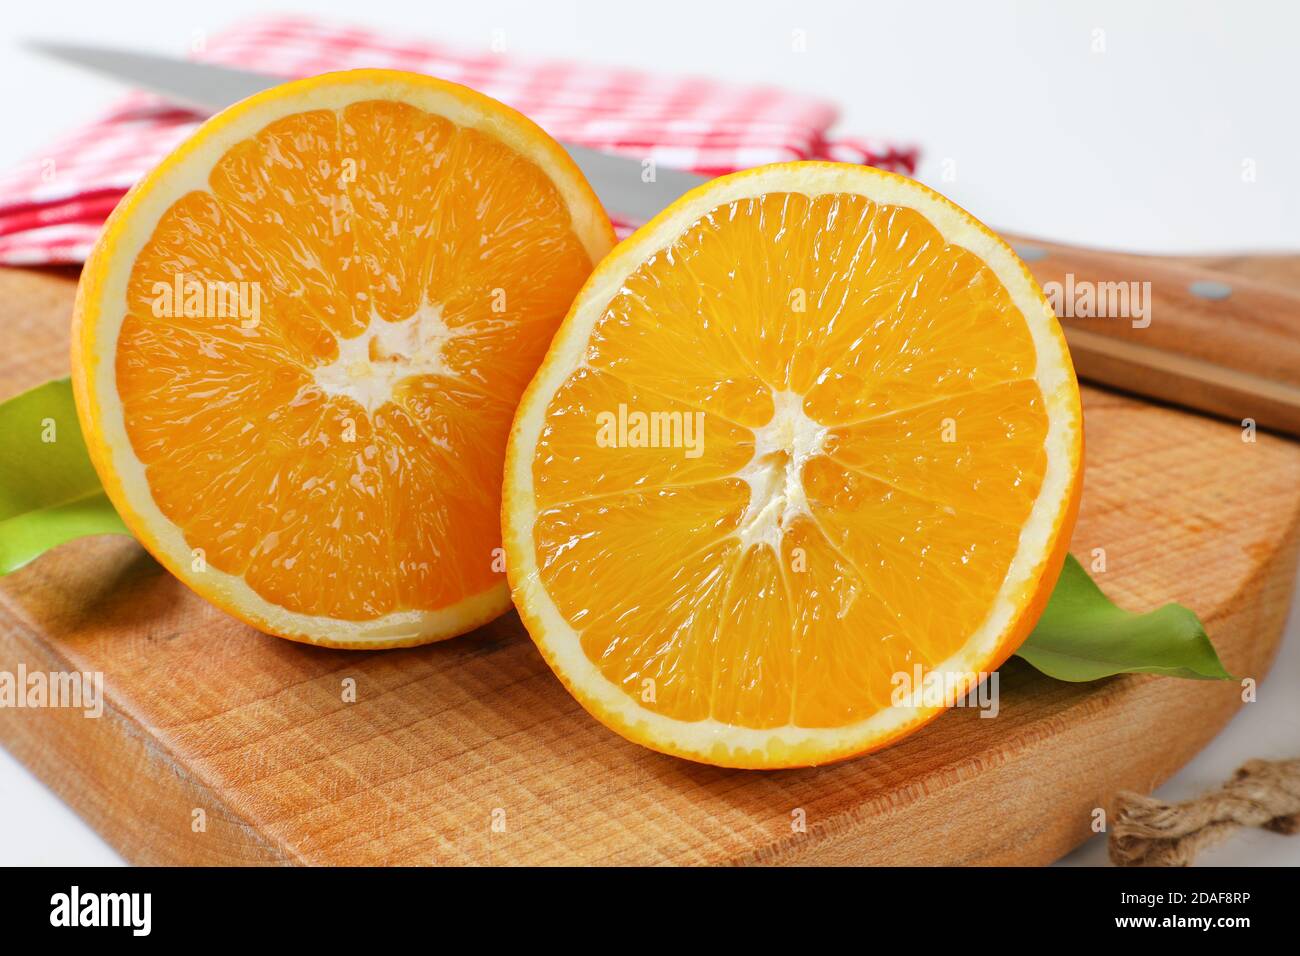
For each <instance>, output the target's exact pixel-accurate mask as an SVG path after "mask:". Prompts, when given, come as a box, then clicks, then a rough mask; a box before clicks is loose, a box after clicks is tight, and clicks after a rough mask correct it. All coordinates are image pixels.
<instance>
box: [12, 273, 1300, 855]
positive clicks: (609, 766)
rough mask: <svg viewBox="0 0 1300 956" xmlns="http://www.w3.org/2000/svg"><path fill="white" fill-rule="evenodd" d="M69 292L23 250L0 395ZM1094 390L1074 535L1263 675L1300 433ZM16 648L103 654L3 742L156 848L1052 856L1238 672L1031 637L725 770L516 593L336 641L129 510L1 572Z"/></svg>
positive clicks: (1225, 701) (1235, 660)
mask: <svg viewBox="0 0 1300 956" xmlns="http://www.w3.org/2000/svg"><path fill="white" fill-rule="evenodd" d="M1219 265H1220V266H1224V267H1227V266H1231V265H1232V264H1231V263H1219ZM1292 266H1293V263H1290V262H1286V261H1283V263H1282V265H1281V267H1280V271H1281V272H1282V273H1283V274H1285V273H1286V272H1287V271H1289V270H1290V269H1291V268H1292ZM1247 268H1249V269H1251V270H1257V269H1258V268H1259V264H1258V263H1257V262H1252V263H1249V264H1248V266H1247ZM1257 278H1260V277H1259V276H1257ZM1262 278H1267V277H1266V276H1265V277H1262ZM72 294H73V285H72V280H71V278H69V276H68V275H67V274H59V273H34V272H16V271H12V270H10V271H4V270H0V398H6V397H8V396H9V395H11V394H13V393H16V392H18V391H20V390H22V389H24V388H26V387H28V386H30V385H33V384H36V383H38V382H40V381H42V380H44V379H46V378H48V377H50V376H53V375H59V374H65V373H66V362H67V359H66V335H67V330H66V327H67V322H68V314H69V308H70V305H71V301H72ZM1084 404H1085V413H1086V423H1087V477H1086V481H1085V491H1084V499H1083V512H1082V516H1081V518H1080V521H1079V525H1078V530H1077V532H1076V534H1075V537H1074V542H1073V550H1074V551H1075V553H1076V554H1078V555H1080V556H1081V557H1083V558H1084V560H1085V563H1088V562H1089V561H1090V555H1091V553H1092V551H1093V549H1094V548H1104V549H1105V550H1106V561H1107V570H1106V572H1105V573H1104V574H1101V575H1099V576H1098V580H1099V582H1100V583H1101V585H1102V587H1103V588H1104V589H1105V590H1106V591H1107V592H1108V593H1110V595H1111V596H1112V597H1114V598H1115V599H1116V600H1117V601H1119V602H1120V603H1121V604H1123V605H1124V606H1127V607H1129V608H1132V609H1135V610H1146V609H1149V608H1152V607H1155V606H1157V605H1159V604H1161V603H1163V602H1165V601H1167V600H1177V601H1181V602H1183V603H1185V604H1187V605H1189V606H1190V607H1192V608H1193V609H1194V610H1195V611H1197V612H1198V613H1199V614H1200V615H1201V617H1202V618H1203V620H1204V621H1205V623H1206V626H1207V627H1208V629H1209V631H1210V634H1211V635H1212V636H1213V638H1214V641H1215V643H1216V645H1217V646H1218V648H1219V650H1220V653H1221V656H1222V658H1223V660H1224V663H1225V664H1226V665H1227V667H1228V668H1229V669H1230V670H1231V671H1232V672H1233V673H1235V674H1239V675H1243V676H1251V677H1255V678H1262V676H1263V675H1264V673H1265V672H1266V670H1267V668H1268V665H1269V662H1270V661H1271V659H1272V657H1273V654H1274V651H1275V649H1276V646H1277V640H1278V636H1279V633H1280V630H1281V628H1282V625H1283V622H1284V619H1285V616H1286V611H1287V607H1288V604H1289V601H1290V594H1291V589H1292V584H1293V580H1294V576H1295V570H1296V555H1297V546H1298V540H1300V539H1298V529H1300V444H1296V443H1294V442H1292V441H1290V440H1287V439H1283V438H1278V437H1274V436H1271V435H1268V434H1265V433H1263V432H1260V433H1259V434H1258V435H1257V440H1256V441H1255V442H1253V443H1247V442H1243V441H1242V430H1241V428H1239V427H1237V426H1235V425H1233V424H1230V423H1225V422H1219V421H1214V420H1211V419H1208V418H1202V417H1199V416H1196V415H1192V414H1188V413H1185V412H1181V411H1176V410H1172V409H1169V408H1164V407H1159V406H1156V405H1152V404H1147V403H1142V402H1139V401H1136V400H1134V399H1130V398H1124V397H1120V396H1118V395H1115V394H1110V393H1107V392H1102V391H1098V390H1095V389H1091V388H1089V389H1087V390H1086V391H1085V394H1084ZM19 663H22V664H25V665H26V667H27V668H28V670H29V671H32V670H37V669H39V670H46V671H48V670H51V669H58V670H69V669H71V670H83V671H84V670H90V671H102V672H103V673H104V675H105V683H106V696H107V707H106V712H105V714H104V716H103V717H102V718H100V719H98V720H91V719H86V718H84V717H82V716H80V712H77V711H70V710H39V711H38V710H14V709H0V741H3V743H4V745H5V746H6V747H7V748H8V749H9V750H10V751H11V752H13V753H14V754H15V755H16V756H17V757H18V758H19V759H20V760H22V761H23V762H24V763H26V764H27V765H28V766H29V767H30V768H31V769H32V770H33V771H34V772H35V773H36V774H37V775H38V776H39V777H40V778H41V779H43V780H44V781H46V782H47V783H48V784H49V785H50V787H52V788H53V789H54V791H55V792H56V793H58V794H59V795H60V796H61V797H62V798H63V799H64V800H66V801H67V802H68V803H69V804H71V805H72V806H73V807H74V808H75V809H76V810H77V811H78V812H79V813H80V814H81V815H82V816H83V817H85V819H86V820H87V821H89V823H90V824H91V825H92V826H94V827H95V828H96V829H97V830H98V831H99V832H100V833H102V834H103V835H104V837H105V838H106V839H107V840H108V841H109V842H110V843H111V844H113V846H115V847H117V848H118V850H120V851H121V853H122V854H123V855H124V856H125V857H126V858H127V859H128V860H131V861H133V862H138V863H162V864H178V863H215V864H221V863H338V864H385V863H388V864H424V863H448V864H464V863H485V864H492V863H534V864H564V863H648V864H653V863H695V864H699V863H787V862H789V863H902V864H959V863H981V864H1033V863H1046V862H1049V861H1051V860H1054V859H1056V858H1057V857H1059V856H1061V855H1062V854H1064V853H1066V852H1067V851H1068V850H1070V849H1071V848H1072V847H1074V846H1076V845H1077V844H1079V843H1080V842H1082V841H1083V840H1084V839H1086V838H1087V837H1089V836H1090V835H1091V832H1092V831H1091V830H1090V823H1091V820H1092V817H1091V814H1092V811H1093V809H1094V808H1096V807H1109V806H1110V805H1111V801H1112V797H1113V795H1114V794H1115V792H1116V791H1117V790H1119V789H1134V790H1138V791H1149V790H1151V789H1152V788H1154V787H1155V786H1156V785H1157V784H1159V783H1160V782H1161V781H1163V780H1165V779H1166V778H1167V777H1169V776H1170V775H1171V774H1172V773H1173V772H1174V771H1175V770H1176V769H1177V768H1178V767H1180V766H1181V765H1182V764H1183V763H1185V762H1186V761H1187V760H1188V759H1190V758H1191V757H1192V755H1193V754H1195V753H1196V752H1197V751H1198V750H1199V749H1200V748H1201V747H1203V746H1204V745H1205V744H1206V742H1207V741H1209V740H1210V739H1211V738H1212V737H1213V736H1214V735H1215V733H1216V732H1217V731H1218V730H1219V729H1220V728H1221V727H1222V726H1223V724H1224V723H1225V722H1226V721H1227V720H1228V719H1229V717H1231V715H1232V714H1233V712H1234V711H1235V710H1236V709H1237V707H1238V706H1239V705H1240V694H1241V689H1240V687H1239V686H1238V685H1236V684H1235V683H1230V682H1224V683H1207V682H1197V681H1182V680H1174V679H1166V678H1151V677H1123V678H1115V679H1111V680H1106V681H1101V682H1097V683H1093V684H1085V685H1073V684H1065V683H1059V682H1056V681H1052V680H1050V679H1048V678H1046V677H1044V676H1042V675H1040V674H1038V673H1037V672H1036V671H1034V670H1032V669H1031V668H1030V667H1028V666H1027V665H1025V664H1024V663H1023V662H1021V661H1019V660H1015V659H1013V660H1012V661H1011V662H1010V663H1009V664H1007V666H1006V667H1005V668H1004V669H1003V673H1002V685H1001V712H1000V714H999V716H998V717H997V718H996V719H992V720H989V719H980V718H979V716H978V714H977V712H976V711H974V710H953V711H950V712H949V713H948V714H946V715H944V716H943V717H941V718H940V719H939V720H937V721H935V722H934V723H932V724H930V725H929V726H928V727H926V728H925V729H923V730H922V731H921V732H919V733H918V734H916V735H914V736H912V737H910V738H908V739H907V740H905V741H904V742H903V743H901V744H899V745H898V746H895V747H893V748H890V749H888V750H886V751H884V752H881V753H878V754H874V755H871V756H867V757H863V758H860V759H857V760H852V761H848V762H846V763H842V764H838V765H835V766H831V767H824V768H817V769H810V770H797V771H779V772H768V773H762V772H752V771H748V772H747V771H729V770H720V769H717V768H713V767H705V766H700V765H696V764H692V763H688V762H686V761H682V760H677V759H675V758H672V757H666V756H662V755H660V754H656V753H652V752H651V751H648V750H645V749H642V748H640V747H637V746H635V745H633V744H630V743H627V742H625V741H623V740H622V739H621V738H619V737H617V736H615V735H614V734H612V733H611V732H609V731H607V730H605V729H604V728H603V727H601V726H600V725H598V724H597V723H596V722H595V721H593V720H592V719H590V718H589V717H588V716H587V715H586V714H585V713H584V712H583V711H582V710H581V709H580V708H579V707H578V705H577V704H576V703H574V701H573V700H572V699H571V698H570V697H569V695H568V694H567V693H565V691H564V689H563V688H562V687H561V686H560V683H559V681H557V680H556V679H555V678H554V677H553V676H552V674H551V673H550V671H549V670H548V669H547V667H546V665H545V664H544V663H543V662H542V659H541V658H540V657H539V656H538V654H537V653H536V651H535V650H534V648H533V646H532V644H531V642H530V641H529V640H528V638H527V636H526V634H524V632H523V630H522V629H521V627H520V625H519V622H518V620H517V618H515V617H514V616H513V615H511V616H509V617H507V618H505V619H502V620H500V621H498V622H496V623H494V624H493V625H491V626H489V627H486V628H483V629H482V630H480V631H478V632H476V633H474V634H471V635H467V636H465V637H462V638H459V639H456V640H452V641H448V642H445V643H442V644H437V645H433V646H430V647H425V648H419V649H414V650H404V651H384V652H375V653H355V652H343V651H327V650H319V649H315V648H310V647H305V646H301V645H297V644H291V643H288V642H286V641H281V640H277V639H275V638H271V637H266V636H264V635H261V634H258V633H256V632H254V631H252V630H250V629H249V628H247V627H245V626H244V625H242V624H239V623H238V622H236V621H235V620H233V619H231V618H229V617H227V616H225V615H224V614H222V613H220V612H218V611H216V610H214V609H213V608H211V607H210V606H208V605H207V604H205V603H204V602H203V601H202V600H201V599H199V598H197V597H195V596H194V595H193V594H191V593H190V592H188V591H187V590H186V589H185V588H184V587H183V586H182V585H181V584H179V583H178V582H177V581H176V580H174V579H173V578H171V577H170V576H169V575H168V574H166V573H165V572H164V571H162V570H161V569H160V568H159V567H158V566H157V565H156V564H155V563H154V562H153V561H152V560H151V559H150V558H149V557H148V556H147V555H146V554H145V553H144V552H143V551H142V550H141V549H140V548H139V547H138V546H137V545H136V544H135V543H134V542H133V541H130V540H129V539H126V538H120V537H118V538H99V539H91V540H85V541H80V542H73V543H71V544H68V545H65V546H64V547H62V548H61V549H59V550H58V551H57V552H55V553H53V554H50V555H46V556H45V557H44V558H42V559H40V560H38V561H36V562H34V563H33V564H31V565H29V566H28V567H26V568H24V569H23V570H21V571H19V572H18V573H16V574H14V575H12V576H10V577H8V578H5V579H2V580H0V669H7V670H11V671H12V670H16V669H17V666H18V664H19ZM349 678H350V679H352V680H354V681H355V682H356V698H357V699H356V702H355V703H345V702H344V700H343V699H342V693H341V691H342V687H343V683H344V682H345V681H346V680H347V679H349ZM197 810H202V811H203V816H204V818H205V821H206V826H205V828H204V829H202V830H201V832H200V831H197V830H196V827H195V823H194V821H195V819H196V811H197ZM799 819H803V820H804V821H806V827H805V830H806V832H797V830H796V828H795V827H793V826H792V822H794V821H797V820H799ZM494 823H496V824H497V826H496V827H495V828H494ZM502 824H504V829H502V826H501V825H502Z"/></svg>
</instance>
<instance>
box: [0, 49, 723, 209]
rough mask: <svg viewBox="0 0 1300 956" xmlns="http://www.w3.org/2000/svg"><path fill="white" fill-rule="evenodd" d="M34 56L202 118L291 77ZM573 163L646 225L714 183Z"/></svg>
mask: <svg viewBox="0 0 1300 956" xmlns="http://www.w3.org/2000/svg"><path fill="white" fill-rule="evenodd" d="M25 45H26V46H27V47H28V48H29V49H31V50H32V51H34V52H37V53H40V54H42V55H44V56H48V57H50V58H52V59H56V60H60V61H62V62H64V63H70V64H73V65H75V66H79V67H83V68H85V69H88V70H92V71H94V72H96V73H99V74H101V75H105V76H110V77H112V78H114V79H117V80H122V81H125V82H127V83H130V84H131V85H132V86H135V87H139V88H140V89H144V90H148V91H149V92H151V93H157V94H158V95H159V96H162V97H164V98H166V99H168V100H170V101H172V102H174V103H177V104H179V105H181V106H185V107H188V108H190V109H193V110H196V111H197V112H200V113H204V114H207V113H213V112H216V111H218V110H223V109H225V108H226V107H227V106H230V105H232V104H234V103H238V102H239V101H240V100H242V99H246V98H247V97H249V96H252V95H253V94H254V93H260V92H261V91H262V90H265V89H269V88H270V87H272V86H278V85H280V84H281V83H285V82H288V80H289V79H291V78H290V77H283V76H273V75H270V74H267V73H255V72H253V71H251V70H242V69H237V68H235V67H229V66H220V65H218V64H215V63H199V62H196V61H193V60H182V59H179V58H176V57H168V56H160V55H158V54H155V53H138V52H135V51H131V50H114V49H109V48H106V47H96V46H82V45H79V44H74V43H59V42H55V41H52V40H29V41H28V42H27V43H26V44H25ZM561 145H562V146H563V147H564V148H565V150H566V151H567V152H568V154H569V155H570V156H571V157H573V161H574V162H575V163H577V165H578V168H579V169H580V170H582V174H583V175H584V176H586V177H587V182H589V183H590V184H591V188H592V189H594V190H595V192H596V195H597V196H598V197H599V198H600V201H601V203H602V204H603V205H604V206H605V208H606V209H607V210H609V211H610V213H611V214H612V215H615V216H617V217H619V218H621V219H624V220H628V221H631V222H644V221H646V220H647V219H650V218H652V217H653V216H655V215H656V214H658V213H659V212H660V211H661V210H662V209H664V208H666V207H667V206H669V205H671V204H672V203H673V201H674V200H676V199H677V198H678V197H680V196H682V195H683V194H685V193H688V192H690V191H691V190H692V189H694V188H695V187H696V186H700V185H703V184H704V183H706V182H708V180H709V177H707V176H700V175H697V174H695V173H691V172H687V171H685V170H682V169H671V168H668V167H664V166H657V165H656V166H655V167H652V170H653V175H649V172H650V169H648V168H647V167H646V166H644V165H643V163H642V161H641V160H638V159H632V158H629V157H627V156H616V155H614V154H613V153H606V152H602V151H600V150H596V149H590V148H588V147H586V146H578V145H575V144H573V143H562V144H561Z"/></svg>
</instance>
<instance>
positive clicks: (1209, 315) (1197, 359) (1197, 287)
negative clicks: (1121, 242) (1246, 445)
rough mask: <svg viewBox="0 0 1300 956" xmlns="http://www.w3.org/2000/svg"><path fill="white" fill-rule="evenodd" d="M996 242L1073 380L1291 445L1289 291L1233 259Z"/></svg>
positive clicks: (1294, 408)
mask: <svg viewBox="0 0 1300 956" xmlns="http://www.w3.org/2000/svg"><path fill="white" fill-rule="evenodd" d="M1006 238H1007V240H1008V241H1009V242H1010V243H1011V244H1012V245H1013V246H1014V247H1015V248H1016V250H1017V251H1018V252H1020V253H1021V257H1022V258H1024V259H1025V261H1026V264H1027V265H1028V266H1029V268H1030V270H1031V271H1032V272H1033V273H1034V276H1035V278H1037V279H1038V281H1039V283H1040V284H1041V285H1042V286H1043V287H1044V291H1046V292H1048V297H1049V299H1052V300H1053V306H1054V307H1056V311H1057V315H1058V316H1059V317H1060V319H1061V325H1062V327H1063V328H1064V329H1065V337H1066V339H1067V341H1068V342H1069V343H1070V354H1071V356H1072V357H1073V359H1074V366H1075V369H1076V371H1077V372H1078V374H1079V377H1080V378H1084V379H1087V380H1089V381H1092V382H1095V383H1098V384H1101V385H1106V386H1109V387H1111V388H1118V389H1122V390H1125V391H1129V392H1134V393H1137V394H1139V395H1143V396H1145V397H1148V398H1155V399H1159V400H1161V401H1166V402H1172V403H1175V404H1179V405H1184V406H1187V407H1189V408H1194V409H1197V410H1199V411H1203V412H1207V413H1209V414H1212V415H1217V416H1220V417H1223V418H1227V419H1230V420H1232V421H1235V422H1238V423H1240V422H1242V421H1244V420H1245V419H1252V420H1253V421H1254V422H1255V423H1256V424H1257V425H1258V426H1259V427H1260V428H1268V429H1272V430H1275V431H1280V432H1283V433H1286V434H1289V435H1293V436H1296V437H1300V293H1298V292H1296V291H1293V288H1296V287H1297V286H1300V284H1297V286H1291V285H1290V284H1288V285H1286V286H1283V285H1279V284H1277V283H1274V282H1269V281H1265V280H1263V279H1259V278H1255V277H1252V276H1251V275H1250V273H1251V272H1252V271H1255V270H1252V269H1251V268H1250V267H1249V265H1248V264H1246V265H1243V264H1242V260H1227V259H1225V260H1222V261H1223V262H1224V263H1225V264H1226V263H1232V265H1231V269H1232V271H1226V270H1225V269H1221V268H1214V267H1213V264H1212V265H1209V266H1207V265H1206V264H1205V263H1206V260H1197V259H1187V258H1178V257H1173V256H1143V255H1129V254H1126V253H1117V252H1101V251H1094V250H1091V249H1080V248H1077V247H1074V246H1064V245H1059V244H1055V243H1048V242H1040V241H1038V240H1034V239H1023V238H1020V237H1013V236H1008V237H1006ZM1272 271H1273V272H1274V273H1276V272H1277V271H1278V270H1276V269H1274V270H1272ZM1284 271H1285V270H1284ZM1119 283H1123V284H1124V285H1123V286H1120V285H1117V284H1119ZM1089 297H1091V304H1090V302H1089ZM1117 305H1118V306H1119V308H1116V306H1117ZM1125 306H1127V308H1125ZM1090 310H1091V311H1092V312H1093V314H1092V315H1087V314H1084V313H1087V312H1089V311H1090ZM1098 312H1104V313H1108V314H1103V315H1098V314H1096V313H1098ZM1116 312H1119V313H1121V314H1114V313H1116Z"/></svg>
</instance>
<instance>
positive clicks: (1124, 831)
mask: <svg viewBox="0 0 1300 956" xmlns="http://www.w3.org/2000/svg"><path fill="white" fill-rule="evenodd" d="M1238 827H1263V828H1264V829H1266V830H1272V831H1274V832H1276V833H1285V834H1293V833H1296V832H1297V831H1300V759H1297V760H1248V761H1247V762H1246V763H1245V764H1244V765H1243V766H1242V768H1241V769H1240V770H1238V771H1237V773H1236V775H1235V776H1234V777H1233V778H1232V779H1231V780H1229V781H1228V782H1227V783H1225V784H1224V785H1223V786H1221V787H1220V788H1219V789H1218V790H1213V791H1211V792H1210V793H1207V794H1205V795H1204V796H1201V797H1198V798H1197V799H1195V800H1188V801H1187V802H1185V803H1165V802H1164V801H1163V800H1155V799H1152V798H1151V797H1144V796H1142V795H1141V794H1138V793H1129V792H1127V791H1125V792H1121V793H1120V794H1118V795H1117V796H1116V798H1115V814H1114V820H1113V822H1112V826H1111V831H1110V859H1111V862H1112V863H1114V864H1115V865H1116V866H1187V865H1188V864H1190V863H1191V862H1192V860H1194V859H1195V858H1196V854H1197V853H1199V852H1200V851H1201V850H1202V849H1204V848H1205V847H1207V846H1210V845H1212V844H1215V843H1218V842H1219V841H1221V840H1224V839H1226V838H1227V837H1228V836H1229V835H1230V834H1231V833H1232V832H1233V831H1234V830H1236V829H1237V828H1238Z"/></svg>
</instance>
